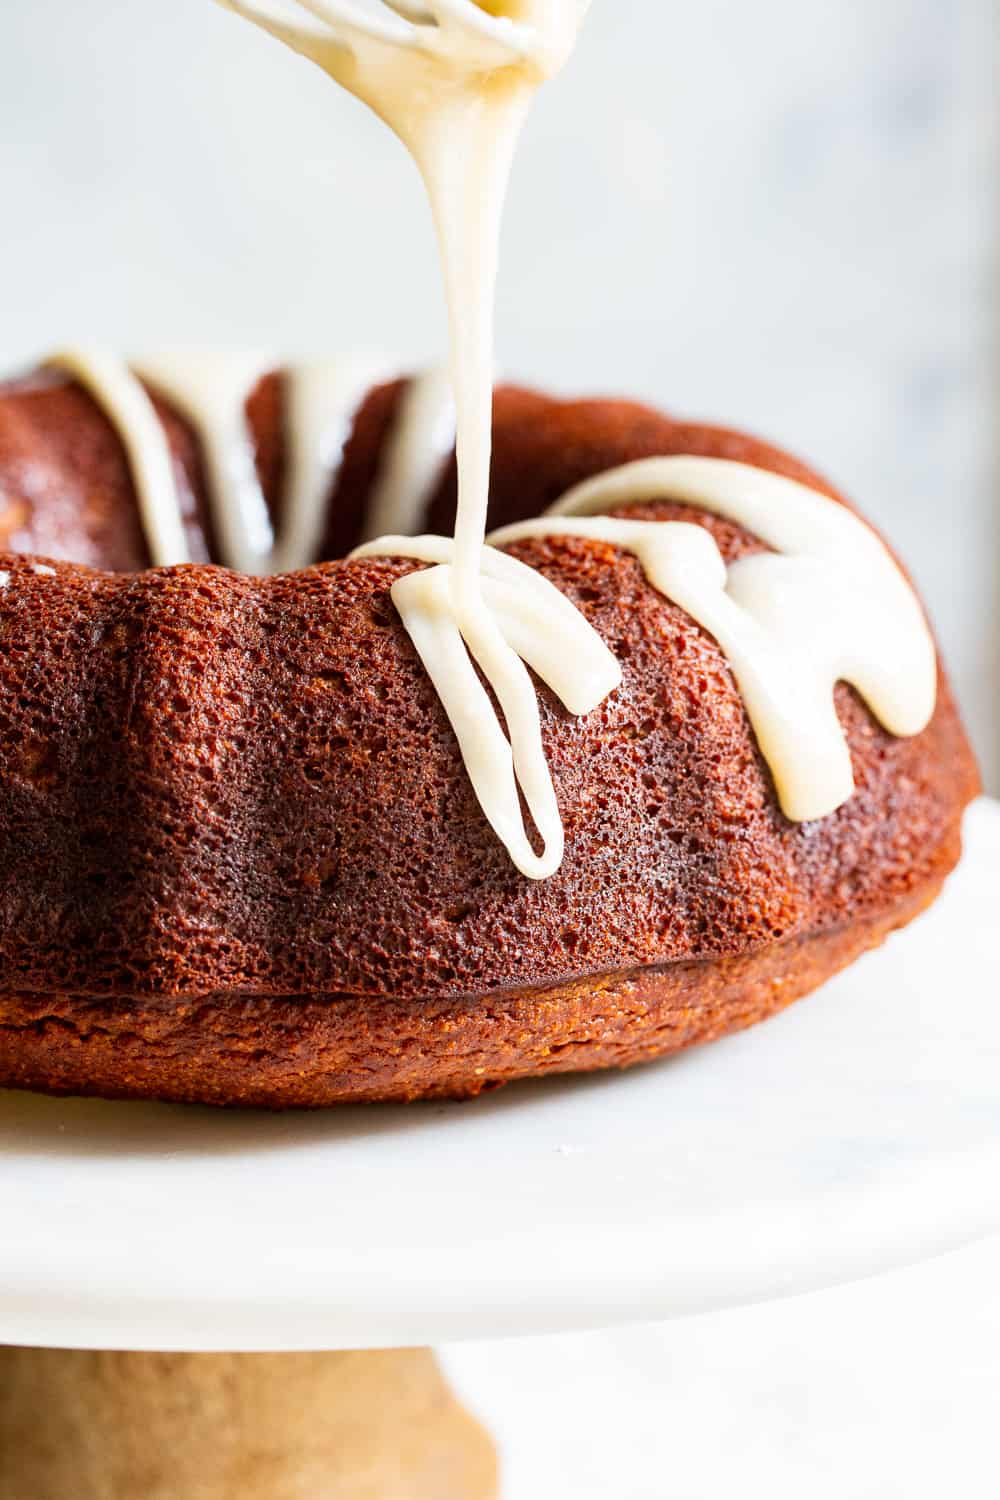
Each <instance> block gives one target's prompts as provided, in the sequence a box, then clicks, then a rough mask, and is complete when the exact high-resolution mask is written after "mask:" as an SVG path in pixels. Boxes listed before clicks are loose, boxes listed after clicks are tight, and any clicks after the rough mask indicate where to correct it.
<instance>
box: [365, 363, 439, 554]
mask: <svg viewBox="0 0 1000 1500" xmlns="http://www.w3.org/2000/svg"><path fill="white" fill-rule="evenodd" d="M454 447H455V403H454V400H453V399H452V394H451V380H450V378H449V376H448V372H447V370H428V371H427V372H426V373H425V374H423V375H418V376H417V377H416V378H415V379H414V380H412V381H411V382H410V384H409V386H408V388H407V389H406V390H405V391H404V392H403V394H402V396H401V398H400V407H399V412H398V413H397V416H396V422H395V426H394V428H393V431H392V433H391V435H390V437H389V439H388V441H387V443H386V444H385V448H384V451H383V453H382V457H381V460H380V463H379V474H378V478H377V479H376V481H375V487H374V489H373V491H372V494H371V497H370V499H369V502H368V511H367V517H366V521H365V529H364V536H365V539H366V540H368V539H370V538H372V537H376V536H386V535H387V534H389V533H390V532H394V533H395V532H400V533H402V534H403V535H404V536H409V535H411V533H412V532H414V531H416V530H417V528H418V527H419V526H420V525H421V522H422V521H423V519H424V515H425V512H426V509H427V505H428V502H429V500H430V497H431V495H432V494H433V491H434V488H435V486H436V484H437V481H438V476H439V475H440V472H441V467H442V464H443V463H444V461H445V460H446V459H447V458H449V457H450V456H451V453H452V451H453V449H454Z"/></svg>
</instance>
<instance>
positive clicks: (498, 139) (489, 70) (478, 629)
mask: <svg viewBox="0 0 1000 1500" xmlns="http://www.w3.org/2000/svg"><path fill="white" fill-rule="evenodd" d="M221 3H223V4H224V5H226V6H227V7H228V8H229V9H230V10H234V11H236V12H237V13H238V14H240V15H242V16H244V17H246V18H247V19H248V20H251V21H253V22H255V23H256V24H257V25H259V26H261V27H262V28H263V29H264V30H265V31H267V32H269V33H270V34H271V35H273V36H276V37H278V38H279V39H280V40H282V41H284V42H286V43H287V45H288V46H290V47H291V48H292V49H293V50H294V51H296V52H299V53H301V54H303V55H304V56H305V57H307V58H309V59H310V60H311V61H313V62H315V63H317V64H318V65H319V66H320V67H322V68H323V69H324V70H325V71H326V72H327V73H328V74H329V75H330V77H331V78H333V79H335V80H336V81H337V82H339V83H340V84H342V85H343V86H344V87H345V88H346V89H348V90H349V91H350V92H351V93H353V94H355V95H356V96H357V97H358V98H359V99H361V100H363V101H364V102H365V103H366V104H367V105H368V106H369V107H370V108H371V109H372V110H374V112H375V113H376V114H377V115H379V116H380V118H381V119H382V120H384V121H385V123H386V124H387V125H388V126H389V128H390V129H391V130H393V131H394V132H395V133H396V135H397V136H398V137H399V139H400V140H401V141H402V143H403V145H404V146H405V147H406V149H407V150H408V151H409V153H410V155H411V157H412V159H413V161H414V163H415V164H416V166H417V168H418V169H419V171H420V174H421V176H422V178H423V181H424V185H425V188H426V190H427V197H428V201H429V203H430V206H431V211H432V214H433V218H434V224H435V229H436V231H437V237H438V245H439V251H440V259H441V266H442V271H443V274H444V283H445V293H446V300H447V304H448V324H449V332H450V347H451V382H452V388H453V391H454V400H455V410H456V416H457V429H456V454H457V462H458V511H457V517H456V524H455V540H454V548H453V551H452V552H451V554H450V558H449V561H447V562H444V563H441V564H438V565H437V566H436V567H435V568H432V569H431V570H430V572H429V573H428V574H426V575H425V574H419V575H416V576H415V577H414V578H413V579H412V581H411V580H410V579H405V580H401V582H400V584H399V585H398V586H397V588H395V589H394V590H393V598H394V600H395V602H396V604H397V607H398V608H399V609H400V611H401V612H404V619H405V620H406V623H407V628H408V630H409V632H410V635H411V637H412V638H413V640H414V643H415V644H416V646H417V650H418V652H419V653H420V655H421V658H422V659H423V661H424V663H425V665H426V667H427V670H428V672H429V673H430V675H431V677H432V678H433V679H434V681H435V682H436V683H437V684H438V686H439V690H440V691H441V692H442V696H444V697H445V698H446V701H447V703H448V705H449V716H450V718H451V722H452V724H453V726H454V728H455V732H456V734H457V735H458V738H459V741H460V743H461V745H462V751H463V756H464V757H465V759H466V764H467V765H468V766H469V772H470V776H471V777H472V780H473V783H474V785H475V786H476V790H477V795H478V796H479V799H480V802H481V803H482V805H483V808H484V811H485V812H486V815H487V817H488V818H489V820H490V822H491V824H492V825H493V827H494V828H496V829H497V831H498V833H499V834H500V837H501V838H502V839H503V841H504V842H505V843H506V844H507V847H508V848H509V849H510V850H511V854H512V857H513V858H514V861H515V863H516V864H517V866H518V868H519V869H521V870H522V871H523V873H524V874H526V875H530V876H532V877H534V878H536V879H541V878H543V877H544V876H545V875H548V874H551V873H552V872H553V871H554V870H555V869H557V868H558V866H559V864H560V862H561V859H562V850H563V829H562V822H561V820H560V817H559V810H558V807H557V805H556V799H555V793H554V791H553V788H552V782H551V778H550V776H549V773H548V767H547V764H546V761H545V753H544V748H543V745H542V736H541V726H540V721H539V712H538V702H537V696H536V693H535V689H534V685H533V683H532V681H531V677H530V675H529V673H528V670H527V668H526V667H525V665H524V662H523V661H522V660H521V657H520V656H519V655H518V653H517V651H515V650H514V649H513V648H512V647H511V645H510V644H509V642H508V640H507V638H506V637H505V635H504V632H503V630H502V629H501V627H500V624H499V622H498V620H497V619H496V618H495V617H494V614H493V613H492V611H491V609H490V608H489V607H488V605H487V602H486V599H485V597H484V592H483V588H482V583H481V571H482V553H483V544H484V540H485V533H486V512H487V501H488V496H489V478H490V457H491V445H492V405H493V316H494V306H493V304H494V287H495V282H496V271H497V259H498V252H499V240H500V218H501V213H502V207H503V201H504V197H505V193H506V187H507V181H508V178H509V175H510V167H511V162H512V160H513V156H514V149H515V145H516V142H517V138H518V135H519V133H520V130H521V126H522V124H523V122H524V119H525V116H526V114H527V111H528V108H529V105H530V103H531V100H532V97H533V95H534V93H535V91H536V90H537V89H538V87H539V86H540V84H541V83H542V82H544V80H545V79H546V78H547V77H550V76H551V75H552V74H553V73H555V72H557V71H558V69H559V68H560V67H561V66H562V64H563V63H564V62H565V61H566V59H567V57H568V56H569V53H570V52H571V50H572V47H573V44H574V42H575V40H576V34H577V31H578V29H579V26H580V23H581V21H582V19H583V16H584V14H585V12H586V9H587V4H588V0H488V3H482V4H477V3H475V0H401V3H400V0H392V14H390V13H389V12H388V10H385V9H382V10H380V11H379V12H378V14H377V16H376V15H373V14H371V13H370V12H369V13H366V14H362V13H361V12H360V11H359V10H358V8H357V6H356V5H355V4H353V3H351V0H299V5H300V8H301V9H302V10H305V11H306V12H307V13H308V14H309V15H310V16H311V17H312V18H313V20H314V21H318V22H320V23H321V24H320V25H319V26H318V27H316V26H314V25H313V24H312V23H310V24H308V25H307V26H302V25H301V24H296V23H294V22H289V21H288V20H287V19H286V18H285V17H283V16H281V15H280V14H278V13H276V12H275V10H274V9H273V8H272V6H271V5H270V4H267V3H262V0H221ZM402 498H405V496H403V497H402ZM415 498H416V497H415V496H413V495H412V494H411V495H410V496H409V501H408V509H412V507H413V506H414V504H415ZM376 501H377V505H376V509H377V512H378V514H377V515H376V518H375V521H374V524H375V525H376V527H377V526H378V525H379V524H380V523H381V520H382V516H381V513H382V512H383V511H384V512H386V513H388V512H389V511H390V510H391V511H392V512H393V514H394V515H395V514H401V507H400V503H399V498H397V493H396V492H394V490H393V488H392V487H391V486H390V485H389V483H388V481H387V486H386V491H385V492H384V493H382V494H380V495H377V497H376ZM405 519H406V520H407V521H410V520H412V514H410V515H406V516H405ZM474 664H475V666H478V667H479V669H480V671H481V672H482V673H483V675H484V676H485V678H486V679H487V681H488V682H489V684H490V687H491V688H492V689H493V693H494V695H495V697H496V699H497V700H498V702H499V704H500V706H501V709H502V712H503V716H504V719H505V721H506V724H507V728H508V735H509V738H508V737H506V736H504V734H503V731H502V729H501V728H500V725H499V721H498V720H497V719H496V716H495V714H494V713H493V710H492V705H491V704H490V701H489V697H488V695H486V694H485V693H484V692H483V690H482V689H481V687H480V684H479V680H478V678H477V676H476V672H475V667H474ZM518 787H520V790H521V792H523V794H524V797H525V800H526V802H527V803H528V806H529V810H530V812H531V816H532V818H533V820H534V823H535V827H536V831H537V833H538V835H539V837H540V839H541V845H542V847H541V851H540V852H538V853H536V852H535V850H534V848H533V846H532V844H531V842H530V840H529V838H528V835H527V833H526V831H525V828H524V823H523V819H522V817H521V814H520V804H519V799H518Z"/></svg>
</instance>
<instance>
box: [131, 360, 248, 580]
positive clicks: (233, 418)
mask: <svg viewBox="0 0 1000 1500" xmlns="http://www.w3.org/2000/svg"><path fill="white" fill-rule="evenodd" d="M132 368H133V370H134V371H135V373H136V374H137V375H138V376H139V377H140V379H141V380H144V381H145V382H146V384H147V385H151V386H152V387H153V389H154V390H156V391H158V392H159V394H160V395H161V396H163V398H164V399H165V400H166V401H169V402H170V404H171V406H173V407H175V408H176V410H177V411H178V412H179V413H180V414H181V416H182V417H184V418H185V419H186V420H187V421H188V422H190V424H191V426H192V427H193V428H194V430H195V432H196V433H197V435H198V438H199V441H200V444H201V455H202V462H203V464H204V466H205V475H206V479H207V481H208V487H209V491H210V493H211V496H212V504H213V515H212V518H213V521H214V523H215V531H216V534H217V536H218V539H219V550H220V552H221V553H222V557H223V559H224V561H225V563H226V565H227V567H230V568H235V569H236V570H237V572H240V573H257V572H260V571H261V567H262V564H265V563H266V561H267V560H268V559H269V558H270V555H271V552H272V549H273V547H274V534H273V532H272V529H271V518H270V516H269V514H268V509H267V501H266V500H265V498H264V492H263V490H262V489H261V486H260V480H259V479H258V477H257V467H256V460H255V454H254V447H253V439H252V437H251V434H250V430H249V427H248V425H247V420H246V404H247V402H248V400H249V399H250V396H251V394H252V392H253V390H254V388H255V386H256V385H257V384H258V382H259V381H260V379H261V377H262V376H263V375H266V373H267V371H268V370H269V369H270V368H271V360H270V359H269V358H268V357H267V356H266V355H264V354H199V355H197V356H191V355H180V354H177V355H174V354H159V355H153V356H147V357H145V358H143V359H140V360H134V361H133V362H132Z"/></svg>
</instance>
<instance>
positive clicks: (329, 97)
mask: <svg viewBox="0 0 1000 1500" xmlns="http://www.w3.org/2000/svg"><path fill="white" fill-rule="evenodd" d="M995 24H996V13H995V10H994V4H993V0H950V3H948V4H942V3H941V0H757V3H755V4H754V5H752V6H750V5H745V4H742V3H740V0H699V3H698V4H696V5H690V4H682V3H680V0H595V3H594V7H593V10H592V13H591V17H590V20H589V22H588V26H587V31H586V34H585V38H584V41H583V44H582V46H581V49H580V54H579V57H578V60H577V61H576V63H575V64H574V65H573V66H572V67H571V69H570V70H569V72H568V73H567V74H566V75H565V77H564V78H563V79H561V80H560V81H559V82H558V83H556V84H554V85H553V86H552V87H551V88H550V89H549V90H548V91H547V93H546V96H545V97H544V99H543V100H542V102H541V103H540V105H539V107H538V109H537V112H536V114H535V117H534V119H533V121H532V123H531V125H530V128H529V130H528V134H527V137H526V140H525V142H524V147H523V150H522V153H521V158H520V163H519V167H518V170H517V173H516V177H515V182H514V187H513V192H512V199H511V207H510V213H509V217H508V222H507V228H506V244H505V257H504V262H503V280H502V286H501V291H500V339H501V347H500V358H501V365H502V368H503V369H504V371H505V372H506V373H509V374H512V375H518V376H520V377H522V378H524V379H526V380H529V381H535V382H538V383H541V384H544V385H548V386H552V387H555V388H559V389H564V390H566V391H589V392H601V393H603V392H614V393H619V392H620V393H625V394H634V395H637V396H641V397H643V398H646V399H649V400H652V401H655V402H658V403H662V404H664V405H668V406H670V407H672V408H674V409H676V410H677V411H680V412H685V413H690V414H692V415H700V416H705V417H710V418H713V419H716V420H721V421H724V422H731V423H733V424H734V425H742V426H746V427H749V428H751V429H756V430H758V431H759V432H761V433H762V434H764V435H766V436H768V437H771V438H773V439H774V440H776V441H778V442H780V443H783V444H786V445H787V446H789V447H792V448H794V449H798V450H800V451H801V452H802V453H803V454H805V455H806V456H808V457H809V458H810V459H811V460H812V461H813V462H814V463H815V464H816V465H818V466H819V467H820V468H822V469H824V470H825V471H827V472H828V473H829V474H830V475H831V476H832V477H833V478H834V479H836V480H837V481H838V482H840V483H841V484H842V485H843V486H844V487H846V488H847V489H848V490H849V491H850V492H851V493H852V494H853V495H854V496H855V498H856V499H857V500H858V501H859V502H860V504H861V505H862V507H863V508H864V509H865V510H866V511H867V512H868V513H869V514H870V515H871V516H872V517H873V518H874V519H875V520H876V521H877V522H879V523H880V524H882V525H884V526H885V527H886V528H887V529H888V530H889V531H890V532H891V534H892V536H893V538H894V540H895V541H896V542H897V543H898V545H899V548H900V550H901V551H902V553H903V555H904V556H905V558H906V559H907V561H908V562H909V563H910V564H911V566H912V567H913V568H914V570H915V572H916V574H917V576H918V579H919V581H920V583H921V585H922V586H923V589H924V591H925V593H926V595H927V597H928V599H929V601H930V604H931V608H932V612H933V615H934V618H935V622H936V624H937V626H938V629H939V631H940V633H941V636H942V638H943V641H944V645H945V650H946V654H947V657H948V660H949V662H950V664H951V667H952V669H953V672H954V675H955V678H956V680H957V683H958V687H959V691H960V693H961V696H962V699H963V702H964V704H965V707H966V711H967V714H968V717H969V719H970V721H971V724H972V726H973V729H974V732H975V735H976V739H977V742H978V745H979V749H980V752H981V755H982V757H983V760H984V763H986V764H987V766H988V768H989V774H990V776H991V779H992V783H993V785H994V787H995V788H996V787H997V786H998V785H1000V716H998V710H997V698H998V693H997V687H998V661H1000V657H998V641H1000V625H998V621H997V609H996V605H997V592H998V590H997V578H998V561H1000V526H998V522H997V515H998V511H997V506H996V502H995V498H994V481H995V479H996V477H997V474H996V465H995V460H996V452H995V444H994V435H993V428H994V422H993V417H994V413H995V412H996V411H997V409H998V407H997V399H996V390H995V384H994V380H993V377H994V373H995V371H994V360H993V356H994V354H995V352H996V342H997V341H996V334H997V331H998V307H1000V301H998V297H997V291H998V287H1000V266H998V264H997V257H996V254H995V249H994V246H995V234H994V232H995V230H996V228H997V223H998V213H997V192H996V188H995V183H996V181H997V172H996V165H997V120H996V112H997V104H996V98H995V95H994V78H995V74H994V73H993V70H992V67H991V63H992V58H991V51H992V48H993V37H992V32H993V30H994V28H995ZM0 288H2V290H0V358H2V360H3V362H4V364H8V365H9V364H10V363H13V362H17V361H21V360H24V359H26V358H30V357H31V356H32V355H33V354H35V353H36V352H38V351H40V350H44V349H45V348H46V347H48V346H50V345H51V344H53V343H58V342H65V341H66V340H68V339H82V338H98V339H104V340H107V341H110V342H112V343H115V344H118V345H121V346H123V347H126V348H139V347H142V346H146V345H151V344H155V343H157V342H158V341H167V342H170V343H195V344H198V343H213V342H223V343H228V344H241V343H242V344H247V343H249V344H258V343H266V344H271V345H274V346H275V347H276V348H278V349H281V350H287V351H289V352H300V351H301V352H305V351H308V350H319V349H336V348H340V347H351V346H354V345H357V344H374V345H376V346H378V347H381V348H385V347H389V348H393V349H395V348H398V349H399V350H400V351H401V352H402V353H404V354H406V355H408V356H412V357H413V358H414V359H415V360H418V361H424V360H427V359H428V358H436V357H438V356H439V355H440V353H441V350H442V347H443V323H442V312H441V301H440V296H439V292H438V284H437V273H436V267H435V262H434V255H433V247H432V242H431V235H430V229H429V224H428V221H427V214H426V212H425V209H424V206H423V203H422V200H421V195H420V192H419V190H418V186H417V183H416V181H415V177H414V174H413V172H412V169H411V168H410V166H409V164H408V162H407V161H406V160H405V158H404V156H403V153H402V151H401V149H400V148H399V147H398V146H397V145H396V143H395V142H394V141H393V140H392V139H391V138H390V137H389V136H388V134H387V133H386V132H385V131H384V129H383V128H382V127H380V126H379V125H378V124H377V123H376V122H375V121H374V120H373V119H371V118H369V117H368V116H367V115H366V114H365V112H364V111H363V110H362V108H361V107H360V106H359V105H357V104H356V103H355V102H354V101H352V100H350V99H348V98H346V97H345V96H344V95H342V94H341V93H340V92H339V91H338V90H337V89H336V88H333V87H331V86H330V85H329V84H328V83H327V82H326V80H324V79H323V77H322V76H321V75H320V74H319V72H318V71H316V70H314V69H312V68H310V67H309V66H308V65H307V64H305V63H303V62H301V61H300V60H298V59H295V58H293V57H292V56H291V55H290V54H286V53H283V52H282V51H281V50H280V49H279V48H278V47H277V46H276V45H275V44H274V43H272V42H269V40H268V39H267V38H264V37H262V36H260V35H257V34H255V33H253V32H252V31H251V29H250V28H249V27H247V26H245V25H242V24H240V23H239V22H238V21H237V20H235V19H234V18H233V17H231V16H228V15H226V14H224V13H223V12H222V11H220V10H219V9H217V8H216V7H215V6H214V5H213V4H211V3H210V0H86V3H83V4H81V3H76V0H32V3H31V4H14V3H12V0H6V3H4V4H3V5H0Z"/></svg>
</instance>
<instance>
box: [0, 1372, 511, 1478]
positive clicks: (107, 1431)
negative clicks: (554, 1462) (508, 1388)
mask: <svg viewBox="0 0 1000 1500" xmlns="http://www.w3.org/2000/svg"><path fill="white" fill-rule="evenodd" d="M496 1494H497V1480H496V1455H495V1453H494V1450H493V1446H492V1444H491V1442H490V1440H489V1438H488V1437H487V1435H486V1433H485V1432H484V1431H483V1430H482V1429H481V1428H480V1427H479V1426H478V1424H477V1423H476V1422H474V1421H473V1419H472V1418H471V1417H469V1416H468V1415H467V1414H466V1412H465V1411H464V1410H463V1409H462V1407H461V1406H459V1404H458V1402H457V1401H456V1400H455V1397H454V1396H453V1395H452V1393H451V1391H450V1390H449V1388H448V1386H447V1384H446V1382H445V1380H444V1377H443V1376H442V1374H441V1371H440V1369H439V1367H438V1364H437V1362H436V1360H435V1359H434V1356H433V1355H432V1354H431V1353H430V1352H429V1351H428V1350H423V1349H415V1350H391V1351H387V1352H384V1353H359V1354H235V1355H229V1354H105V1353H88V1352H78V1351H71V1350H62V1349H11V1348H0V1500H495V1496H496Z"/></svg>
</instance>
